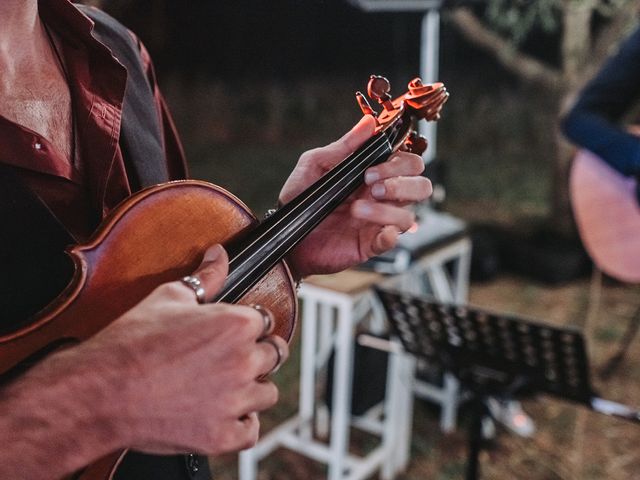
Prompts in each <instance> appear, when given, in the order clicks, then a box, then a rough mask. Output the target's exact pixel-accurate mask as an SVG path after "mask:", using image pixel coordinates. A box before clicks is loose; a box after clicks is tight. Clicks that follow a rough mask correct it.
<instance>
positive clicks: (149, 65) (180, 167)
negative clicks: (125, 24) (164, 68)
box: [129, 31, 188, 180]
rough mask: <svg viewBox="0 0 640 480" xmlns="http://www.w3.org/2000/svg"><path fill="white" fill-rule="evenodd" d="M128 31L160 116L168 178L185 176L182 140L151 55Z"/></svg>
mask: <svg viewBox="0 0 640 480" xmlns="http://www.w3.org/2000/svg"><path fill="white" fill-rule="evenodd" d="M129 33H130V35H131V36H132V37H133V39H134V40H135V42H136V43H137V45H138V47H139V48H140V58H141V59H142V63H143V66H144V69H145V72H146V74H147V78H148V80H149V85H151V88H152V89H153V96H154V99H155V103H156V110H157V111H158V116H159V117H160V128H161V129H162V139H163V147H164V152H165V158H166V162H167V171H168V172H169V178H170V179H171V180H180V179H184V178H187V177H188V168H187V161H186V156H185V153H184V148H183V147H182V142H181V141H180V137H179V135H178V130H177V129H176V126H175V123H174V121H173V118H172V117H171V112H170V111H169V107H168V106H167V102H166V101H165V98H164V96H163V95H162V92H161V91H160V87H159V86H158V81H157V79H156V73H155V69H154V67H153V61H152V60H151V55H149V52H148V51H147V48H146V47H145V46H144V44H143V43H142V41H141V40H140V39H139V38H138V37H137V35H136V34H135V33H133V32H131V31H129Z"/></svg>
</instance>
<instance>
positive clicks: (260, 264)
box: [216, 142, 391, 302]
mask: <svg viewBox="0 0 640 480" xmlns="http://www.w3.org/2000/svg"><path fill="white" fill-rule="evenodd" d="M374 143H375V142H374ZM381 147H389V148H390V147H391V146H390V145H389V143H388V142H385V143H382V144H381V145H379V146H378V147H377V148H376V150H375V151H374V152H373V153H372V154H370V155H368V156H367V157H366V158H365V161H364V162H361V164H360V165H358V167H360V166H362V165H363V164H365V163H366V162H367V161H369V160H370V159H371V158H372V157H374V156H376V157H378V156H380V155H375V154H376V152H378V151H379V150H380V148H381ZM385 153H386V152H385ZM389 153H390V152H389ZM354 180H357V177H354V178H352V179H350V181H349V183H347V184H345V185H344V186H343V187H342V188H341V189H340V190H339V191H338V192H336V193H335V194H334V195H333V196H332V197H330V198H329V199H328V200H327V201H328V202H330V201H332V200H335V199H336V198H338V197H340V196H341V195H343V194H344V192H345V191H346V190H348V189H349V188H351V186H352V185H351V183H352V182H353V181H354ZM309 197H310V196H309ZM309 197H307V198H309ZM322 199H323V196H320V197H319V198H317V199H315V200H314V201H313V202H312V203H311V205H309V207H308V208H306V209H305V210H303V211H302V212H300V214H299V215H298V217H297V218H296V219H294V221H292V222H290V224H293V223H294V222H295V220H298V219H299V218H300V217H301V216H302V214H303V213H305V212H306V210H309V209H310V207H312V206H313V205H314V204H316V203H317V202H318V201H320V200H322ZM305 200H306V199H305ZM311 218H313V217H311ZM306 225H307V223H302V224H301V225H299V226H298V227H297V228H296V229H295V230H293V231H292V232H290V234H289V235H288V236H287V237H285V238H284V239H282V240H283V241H282V242H281V244H280V245H279V246H282V245H284V244H286V243H287V242H288V241H289V240H291V239H293V238H294V237H295V236H296V235H297V234H298V233H299V232H300V230H302V229H303V228H304V227H305V226H306ZM263 236H264V235H263ZM254 243H255V242H254ZM252 245H253V244H252ZM291 247H292V245H289V246H286V248H285V250H289V249H290V248H291ZM246 251H247V250H246V249H245V250H244V251H243V252H242V253H244V252H246ZM275 252H277V249H276V250H274V251H272V252H271V255H267V256H266V257H265V258H264V259H262V260H261V261H260V262H258V263H256V264H255V265H254V266H253V268H252V269H251V270H250V271H248V272H243V275H245V278H248V277H249V276H250V275H251V274H252V273H254V272H255V271H256V270H258V269H259V268H261V267H263V265H265V264H269V263H275V262H274V261H273V259H272V255H273V253H275ZM257 253H258V252H254V253H253V254H251V255H250V256H249V257H248V258H247V259H245V261H244V262H243V263H242V264H241V265H240V266H239V267H237V268H238V269H239V268H241V267H242V266H244V265H245V264H247V263H248V262H249V261H250V260H251V259H252V258H253V257H255V256H256V255H257ZM239 255H240V254H239ZM278 256H280V255H278ZM235 258H237V257H235ZM236 271H237V270H236ZM237 285H240V284H237ZM237 285H236V286H234V287H233V288H232V289H231V290H228V291H227V292H226V293H224V294H223V295H222V296H220V297H218V298H217V299H216V301H217V302H221V301H224V299H225V298H226V297H228V296H229V295H230V294H231V293H232V292H233V289H237ZM249 288H251V285H250V284H249V285H248V286H245V287H243V288H242V291H241V292H239V293H237V294H236V298H235V299H234V300H237V299H238V298H240V297H241V296H242V295H243V294H244V293H245V292H246V291H247V290H248V289H249Z"/></svg>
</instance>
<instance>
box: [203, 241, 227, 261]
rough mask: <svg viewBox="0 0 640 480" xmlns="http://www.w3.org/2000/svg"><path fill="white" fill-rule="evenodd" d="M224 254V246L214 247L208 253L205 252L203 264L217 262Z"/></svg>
mask: <svg viewBox="0 0 640 480" xmlns="http://www.w3.org/2000/svg"><path fill="white" fill-rule="evenodd" d="M221 253H222V245H219V244H218V245H214V246H213V247H211V248H209V249H208V250H207V251H206V252H204V258H203V259H202V261H203V262H215V261H216V260H217V259H218V258H219V257H220V254H221Z"/></svg>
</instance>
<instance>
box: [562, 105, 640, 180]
mask: <svg viewBox="0 0 640 480" xmlns="http://www.w3.org/2000/svg"><path fill="white" fill-rule="evenodd" d="M563 131H564V133H565V135H566V136H567V138H568V139H569V140H571V141H572V142H573V143H575V144H577V145H580V146H581V147H583V148H586V149H588V150H590V151H592V152H593V153H595V154H596V155H598V156H599V157H601V158H602V159H604V160H605V161H606V162H608V163H609V164H610V165H611V166H613V167H614V168H615V169H616V170H618V171H619V172H621V173H623V174H625V175H634V174H637V173H638V172H640V138H638V137H636V136H635V135H631V134H630V133H628V132H627V131H625V130H623V129H622V128H621V127H619V126H618V125H615V124H613V123H612V122H610V121H608V120H607V119H605V118H603V117H601V116H599V115H596V114H593V113H591V112H588V111H584V110H579V109H576V110H574V111H572V112H571V113H570V114H569V116H567V117H566V119H565V120H564V122H563Z"/></svg>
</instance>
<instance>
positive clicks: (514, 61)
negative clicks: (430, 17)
mask: <svg viewBox="0 0 640 480" xmlns="http://www.w3.org/2000/svg"><path fill="white" fill-rule="evenodd" d="M449 18H450V19H451V20H452V21H453V24H454V25H455V26H456V27H457V28H458V30H459V31H460V33H462V35H463V36H464V37H465V38H466V39H467V40H469V41H470V42H471V43H473V44H474V45H477V46H479V47H480V48H482V49H483V50H485V51H487V52H489V53H491V54H492V55H493V56H494V57H495V58H496V59H497V60H498V61H499V62H500V64H502V65H503V66H504V67H505V68H506V69H507V70H509V71H510V72H513V73H515V74H516V75H518V76H519V77H520V78H522V79H524V80H526V81H528V82H533V83H541V84H542V85H544V86H545V87H547V88H551V89H553V90H558V89H560V88H561V85H562V82H561V80H562V75H561V73H560V72H559V71H558V70H556V69H554V68H551V67H548V66H546V65H544V64H543V63H542V62H540V61H538V60H536V59H535V58H533V57H530V56H529V55H526V54H524V53H522V52H519V51H517V50H516V49H515V48H514V47H513V46H512V45H510V44H509V42H508V41H507V40H505V39H504V38H502V37H501V36H499V35H497V34H496V33H494V32H492V31H491V30H489V29H488V28H487V27H486V26H484V25H483V24H482V22H480V20H479V19H478V18H477V17H476V16H475V15H474V14H473V12H472V11H471V10H470V9H468V8H465V7H460V8H456V9H455V10H453V11H452V12H451V13H450V14H449Z"/></svg>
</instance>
